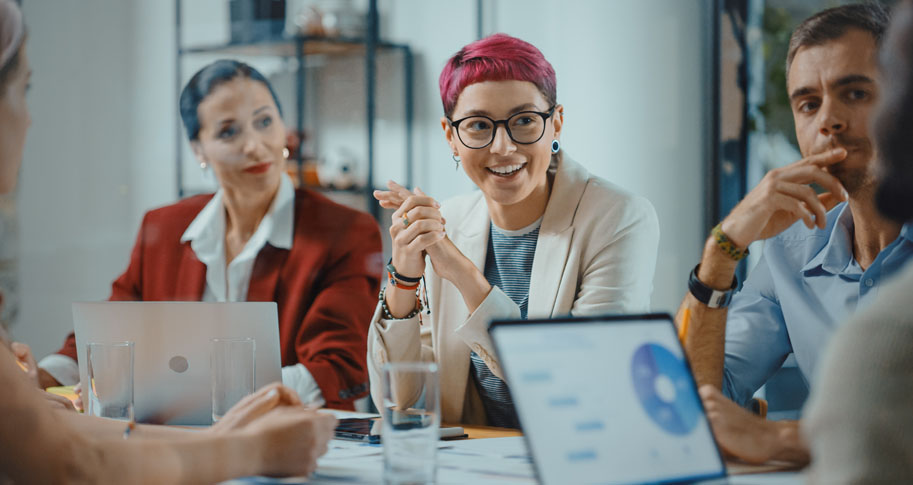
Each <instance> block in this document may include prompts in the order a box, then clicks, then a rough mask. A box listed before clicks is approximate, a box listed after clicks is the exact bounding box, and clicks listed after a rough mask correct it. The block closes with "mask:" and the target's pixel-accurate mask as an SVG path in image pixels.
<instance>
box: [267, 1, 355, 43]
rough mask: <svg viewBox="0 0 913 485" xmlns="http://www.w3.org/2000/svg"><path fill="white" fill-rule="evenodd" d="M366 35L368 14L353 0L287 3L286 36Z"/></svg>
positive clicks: (351, 36) (352, 37)
mask: <svg viewBox="0 0 913 485" xmlns="http://www.w3.org/2000/svg"><path fill="white" fill-rule="evenodd" d="M365 33H366V22H365V12H362V11H359V10H358V9H357V8H355V6H354V5H353V3H352V1H351V0H288V2H287V4H286V21H285V35H287V36H289V37H293V36H296V35H301V36H309V37H330V38H335V37H345V38H350V39H354V38H362V37H364V35H365Z"/></svg>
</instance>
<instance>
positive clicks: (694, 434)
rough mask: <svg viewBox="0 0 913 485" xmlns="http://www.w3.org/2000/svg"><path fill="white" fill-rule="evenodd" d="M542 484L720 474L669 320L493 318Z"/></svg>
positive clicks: (717, 459)
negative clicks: (524, 320)
mask: <svg viewBox="0 0 913 485" xmlns="http://www.w3.org/2000/svg"><path fill="white" fill-rule="evenodd" d="M492 336H493V337H494V339H495V342H496V347H497V350H498V354H499V357H500V359H501V364H502V367H503V369H504V372H505V374H506V377H507V383H508V385H509V386H510V392H511V395H512V396H513V398H514V403H515V405H516V406H517V412H518V414H519V416H520V421H521V424H522V426H523V432H524V434H525V435H526V436H527V441H528V442H529V444H530V451H531V452H532V454H533V457H534V460H535V464H536V469H537V470H538V472H539V474H540V476H539V478H540V479H541V480H542V481H543V483H546V484H549V483H641V482H662V481H670V480H671V481H675V480H687V479H695V478H698V477H709V476H718V475H720V474H722V473H723V470H724V468H723V462H722V459H721V458H720V455H719V452H718V451H717V448H716V445H715V444H714V441H713V435H712V434H711V431H710V426H709V423H708V422H707V418H706V416H705V415H704V413H703V408H702V407H701V404H700V401H699V396H698V395H697V390H696V389H695V386H694V382H693V379H692V377H691V374H690V372H689V370H688V366H687V363H686V361H685V358H684V354H683V351H682V349H681V346H680V345H679V343H678V340H677V335H676V332H675V328H674V326H673V325H672V322H671V320H670V319H669V318H668V317H664V318H656V316H652V318H650V317H644V318H640V319H637V318H633V317H632V318H630V319H627V318H625V319H621V318H620V317H615V318H606V319H605V320H604V321H603V320H590V321H584V322H581V321H575V320H573V319H568V320H566V321H561V320H553V321H549V322H547V323H541V322H540V323H529V324H514V325H495V327H494V328H493V330H492Z"/></svg>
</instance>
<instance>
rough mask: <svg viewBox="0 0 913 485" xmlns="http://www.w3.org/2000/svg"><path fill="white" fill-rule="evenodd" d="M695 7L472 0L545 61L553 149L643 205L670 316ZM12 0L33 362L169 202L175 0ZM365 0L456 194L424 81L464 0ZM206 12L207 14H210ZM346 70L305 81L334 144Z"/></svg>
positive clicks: (396, 106)
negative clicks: (154, 212)
mask: <svg viewBox="0 0 913 485" xmlns="http://www.w3.org/2000/svg"><path fill="white" fill-rule="evenodd" d="M199 1H202V0H190V2H191V3H195V2H199ZM206 2H209V3H210V4H212V2H217V0H206ZM705 3H706V2H704V1H692V2H681V1H678V0H630V1H624V2H623V1H620V0H610V1H601V0H575V1H563V2H555V1H549V0H498V1H494V0H486V1H485V9H486V13H487V16H486V19H487V21H486V31H487V32H489V33H490V32H495V31H501V32H506V33H509V34H512V35H516V36H518V37H521V38H524V39H526V40H528V41H530V42H532V43H533V44H535V45H537V46H538V47H539V48H540V49H541V50H542V51H543V53H544V54H545V56H546V58H548V59H549V60H550V61H551V62H552V64H553V65H554V67H555V69H556V71H557V74H558V99H559V102H561V103H562V104H564V106H565V110H566V111H565V112H566V115H565V120H566V125H565V126H566V129H565V131H564V134H563V136H562V141H563V146H564V147H565V149H566V150H567V153H568V154H569V155H570V156H572V157H574V158H575V159H577V160H578V161H580V162H581V163H583V164H584V165H585V166H586V167H587V168H588V169H589V170H591V171H592V172H594V173H596V174H598V175H600V176H602V177H605V178H607V179H609V180H611V181H613V182H615V183H617V184H619V185H621V186H623V187H626V188H627V189H629V190H631V191H633V192H636V193H639V194H642V195H644V196H646V197H647V198H649V199H650V200H651V201H652V202H653V204H654V205H655V207H656V210H657V213H658V214H659V217H660V225H661V230H662V239H661V242H660V256H659V262H658V265H657V273H656V282H655V288H656V290H655V293H654V308H656V309H658V310H673V309H674V308H675V306H676V305H677V303H678V301H679V300H680V298H681V296H682V295H683V294H684V291H685V278H686V276H687V274H688V271H690V269H691V266H692V265H693V264H694V262H695V261H696V258H697V257H698V255H699V251H700V245H701V241H702V239H703V235H702V231H701V227H702V221H701V217H702V214H703V209H702V205H701V204H702V201H703V197H702V193H703V190H704V187H703V182H702V173H703V160H704V157H705V153H704V145H703V143H704V136H705V133H704V126H703V121H704V119H705V111H704V109H705V106H706V105H707V104H708V103H705V102H704V86H705V85H706V80H705V75H706V73H705V61H706V57H705V56H706V55H708V53H709V48H708V47H707V46H705V45H704V43H703V38H704V34H703V33H702V32H703V31H704V30H705V29H707V28H709V26H708V25H706V24H705V22H706V21H707V18H706V17H705V16H703V12H704V11H705V10H704V4H705ZM24 4H25V9H24V10H25V15H26V22H27V23H28V25H29V32H30V38H29V56H30V58H31V61H32V63H33V68H34V76H33V90H32V93H31V94H30V98H29V102H30V105H31V110H32V115H33V118H34V123H33V126H32V129H31V132H30V135H29V141H28V143H27V147H26V154H25V161H24V169H23V175H22V184H21V190H20V192H21V196H20V198H19V204H20V220H21V238H22V247H21V262H20V271H21V286H20V288H21V291H22V300H21V308H20V316H19V322H18V324H17V325H16V326H15V327H14V328H13V333H14V335H15V337H16V338H18V339H20V340H23V341H25V342H27V343H29V344H31V345H32V346H33V348H34V350H35V352H36V354H38V355H39V356H40V355H44V354H47V353H49V352H51V351H53V350H55V349H56V348H57V346H58V345H59V344H60V342H61V341H62V339H63V337H64V336H65V335H66V333H67V332H68V331H69V330H70V329H71V327H72V323H71V321H72V318H71V315H70V303H71V302H72V301H74V300H99V299H104V298H106V297H107V295H108V292H109V288H110V282H111V280H112V279H113V278H115V277H116V276H117V275H118V274H119V273H120V272H121V271H123V269H124V267H125V266H126V263H127V258H128V256H129V249H130V247H131V246H132V243H133V238H134V236H135V234H136V230H137V228H138V225H139V221H140V218H141V216H142V214H143V212H145V211H146V210H148V209H150V208H152V207H155V206H158V205H162V204H164V203H168V202H170V201H173V200H174V198H175V197H176V191H175V182H174V180H175V169H174V153H175V145H174V143H175V133H176V132H175V123H177V120H178V118H177V110H176V104H177V91H176V88H175V86H174V57H173V56H174V30H173V29H174V25H173V21H174V11H173V7H174V3H173V2H172V1H170V0H120V1H117V2H111V1H107V0H80V1H76V0H59V1H54V2H48V1H45V0H25V2H24ZM197 7H199V5H197V6H195V7H194V10H195V11H197V10H200V8H197ZM380 9H381V15H382V34H383V35H384V36H385V37H388V38H390V39H391V40H394V41H398V42H404V43H408V44H410V45H411V46H412V48H413V51H414V53H415V55H416V59H415V62H416V63H415V138H414V146H413V148H414V153H415V159H416V182H417V184H418V185H420V186H421V187H423V188H424V189H426V191H428V192H429V193H431V194H433V195H435V196H436V197H439V198H441V199H444V198H447V197H450V196H452V195H456V194H458V193H460V192H464V191H467V190H471V189H472V184H471V183H470V182H469V181H468V179H467V178H466V177H465V175H463V174H462V172H459V173H455V172H454V169H453V162H452V161H451V160H450V153H449V151H448V149H447V145H446V143H445V142H444V140H443V136H442V134H441V130H440V125H439V122H438V120H439V119H440V116H441V104H440V98H439V96H438V92H437V76H438V74H439V72H440V69H441V67H442V66H443V64H444V61H445V60H446V59H447V58H448V57H449V56H450V55H452V54H453V53H454V52H456V51H457V50H458V49H459V48H460V47H461V46H463V45H464V44H466V43H468V42H470V41H472V40H474V39H475V2H474V1H469V0H459V1H439V0H433V1H429V0H381V2H380ZM204 10H205V9H204ZM214 12H215V13H214V14H213V15H214V16H215V17H213V16H210V17H211V18H222V17H224V12H223V11H222V10H217V11H214ZM217 27H218V26H217V25H207V26H203V27H202V29H204V30H206V29H208V30H207V31H206V32H204V33H203V34H201V38H209V37H212V36H219V35H224V32H215V33H213V32H212V31H213V30H219V29H218V28H217ZM379 70H380V72H381V81H380V82H379V86H378V90H379V92H380V93H381V94H380V95H381V99H380V102H379V105H378V117H379V123H378V126H377V134H378V142H377V143H378V145H377V156H378V175H377V177H376V179H375V181H376V182H382V181H383V180H385V179H387V178H401V177H402V172H401V169H400V167H401V165H400V161H401V158H402V156H403V155H402V150H403V148H402V128H401V126H400V120H401V116H402V115H401V112H400V111H399V110H400V98H399V96H400V94H398V93H400V92H401V91H400V90H401V87H400V86H399V85H398V83H399V81H398V79H399V77H398V76H399V71H398V70H399V64H398V61H397V60H396V59H391V60H390V61H389V62H386V61H385V62H383V63H382V64H381V66H380V67H379ZM361 72H363V70H362V66H361V65H360V64H359V63H357V62H355V63H353V64H352V65H351V66H350V67H346V66H345V65H342V66H331V67H329V68H328V69H327V71H326V72H325V73H323V74H321V75H319V76H318V78H320V81H319V82H318V83H316V89H317V93H318V96H319V97H320V101H319V103H318V105H317V106H316V108H317V110H318V111H326V112H334V111H335V115H336V121H335V122H334V121H332V120H333V118H332V117H328V118H327V123H326V125H324V126H322V133H324V136H323V138H321V140H320V141H321V143H322V144H323V146H324V147H332V146H333V144H334V143H338V142H334V140H343V142H345V143H348V144H351V145H352V146H353V147H354V148H355V149H356V151H359V150H362V149H363V145H364V142H363V138H362V137H363V135H362V134H361V130H360V129H359V128H361V129H363V125H360V124H359V126H358V128H354V129H353V128H352V126H353V124H354V123H355V121H356V120H361V119H362V117H363V115H362V114H361V112H360V110H361V109H362V105H363V104H362V103H363V101H362V98H360V97H359V95H358V94H357V93H356V94H344V93H343V92H342V90H340V92H339V93H337V94H333V89H335V88H338V87H339V86H338V85H337V84H338V83H340V82H341V83H347V84H350V85H351V86H352V87H357V86H358V85H360V83H362V80H361V79H360V78H359V77H358V76H360V75H361V74H360V73H361ZM189 74H190V73H185V75H186V76H189ZM337 97H338V99H334V98H337ZM313 108H314V106H313V105H312V106H309V111H310V109H313ZM286 109H287V110H290V109H291V107H286ZM287 118H288V117H287ZM359 147H362V148H359Z"/></svg>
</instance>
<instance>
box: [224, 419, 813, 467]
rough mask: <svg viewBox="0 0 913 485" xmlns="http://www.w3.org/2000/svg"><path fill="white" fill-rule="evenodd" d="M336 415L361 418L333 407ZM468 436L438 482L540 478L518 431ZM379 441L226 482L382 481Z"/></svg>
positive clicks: (452, 444) (445, 452) (448, 451)
mask: <svg viewBox="0 0 913 485" xmlns="http://www.w3.org/2000/svg"><path fill="white" fill-rule="evenodd" d="M332 412H333V414H335V415H337V417H340V418H342V417H352V416H363V415H360V414H355V413H352V414H350V413H346V412H340V411H332ZM463 430H464V431H465V433H466V434H467V435H468V437H467V438H465V439H457V440H441V441H440V442H439V447H438V471H437V483H438V484H441V485H448V484H467V483H470V484H472V485H489V484H492V485H494V484H517V485H521V484H522V485H526V484H529V485H534V484H536V483H538V482H537V480H536V478H535V471H534V468H533V464H532V460H531V458H530V456H529V452H528V450H527V448H526V443H525V442H524V441H523V434H522V433H521V432H520V431H518V430H515V429H505V428H494V427H487V426H463ZM726 465H727V472H728V474H729V477H728V478H727V479H726V480H725V481H716V482H710V483H730V484H735V485H738V484H757V485H795V484H801V483H804V478H803V476H802V474H801V472H799V471H797V470H795V469H794V468H790V467H789V466H788V465H785V464H768V465H760V466H758V465H749V464H745V463H738V462H735V461H728V462H727V463H726ZM382 476H383V454H382V448H381V445H369V444H366V443H359V442H354V441H343V440H332V441H331V442H330V450H329V451H328V452H327V454H326V455H325V456H324V457H323V458H321V459H320V460H319V461H318V466H317V471H316V472H315V473H314V474H313V475H312V476H311V477H309V478H307V479H306V478H303V477H301V478H294V477H293V478H284V479H273V478H264V477H248V478H243V479H238V480H231V481H229V482H225V483H226V484H231V485H241V484H258V485H259V484H292V483H307V484H333V485H339V484H364V485H368V484H380V483H383V478H382Z"/></svg>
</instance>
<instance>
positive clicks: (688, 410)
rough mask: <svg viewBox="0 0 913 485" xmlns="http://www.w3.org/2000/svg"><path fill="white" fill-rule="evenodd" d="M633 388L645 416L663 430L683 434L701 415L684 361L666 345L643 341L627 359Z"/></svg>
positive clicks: (688, 431) (695, 424) (692, 426)
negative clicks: (629, 363)
mask: <svg viewBox="0 0 913 485" xmlns="http://www.w3.org/2000/svg"><path fill="white" fill-rule="evenodd" d="M631 378H632V380H633V383H634V390H635V391H636V392H637V397H638V398H639V400H640V404H641V406H642V407H643V409H644V411H645V412H646V413H647V416H649V417H650V419H651V420H652V421H653V422H654V423H655V424H656V425H657V426H659V427H660V428H661V429H662V430H664V431H666V432H667V433H670V434H674V435H686V434H688V433H690V432H691V431H692V430H694V428H695V426H697V423H698V421H699V420H700V417H701V405H700V402H699V401H698V396H697V393H696V392H695V391H694V387H693V386H692V384H691V377H690V374H689V373H688V368H687V366H686V365H685V362H684V361H683V360H682V359H681V358H679V357H676V356H675V354H673V353H672V352H670V351H669V349H667V348H666V347H664V346H662V345H660V344H656V343H647V344H644V345H641V346H640V347H638V348H637V350H636V351H635V352H634V357H632V359H631Z"/></svg>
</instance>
